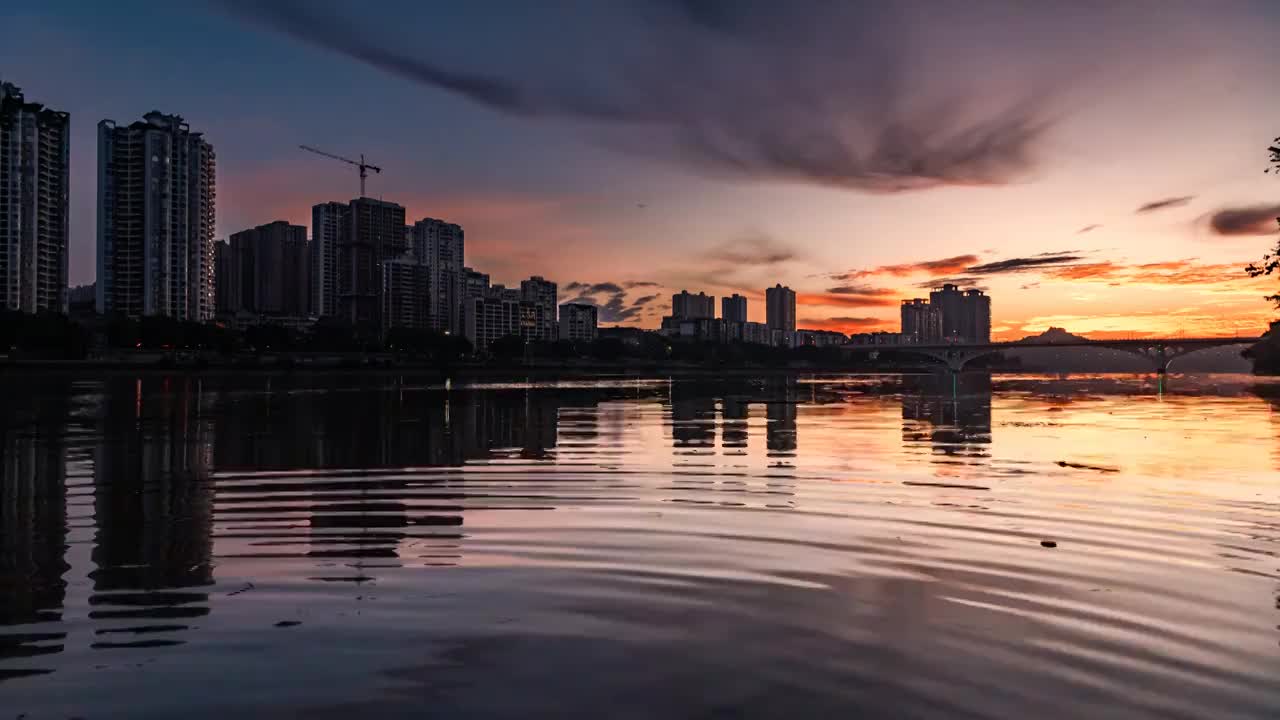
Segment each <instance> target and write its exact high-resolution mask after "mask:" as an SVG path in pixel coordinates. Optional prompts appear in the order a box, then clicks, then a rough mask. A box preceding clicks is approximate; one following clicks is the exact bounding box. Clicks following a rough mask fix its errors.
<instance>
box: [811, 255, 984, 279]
mask: <svg viewBox="0 0 1280 720" xmlns="http://www.w3.org/2000/svg"><path fill="white" fill-rule="evenodd" d="M976 262H978V256H977V255H955V256H952V257H948V258H942V259H940V260H924V261H921V262H914V263H901V264H898V265H881V266H880V267H877V268H872V269H871V270H851V271H849V272H847V273H840V274H837V275H832V276H830V277H831V279H832V280H857V279H858V278H864V277H870V276H872V275H892V276H894V277H906V276H908V275H920V274H923V275H931V276H934V277H937V276H939V275H948V274H950V273H954V272H959V271H960V270H964V269H965V268H967V267H969V266H970V265H972V264H974V263H976Z"/></svg>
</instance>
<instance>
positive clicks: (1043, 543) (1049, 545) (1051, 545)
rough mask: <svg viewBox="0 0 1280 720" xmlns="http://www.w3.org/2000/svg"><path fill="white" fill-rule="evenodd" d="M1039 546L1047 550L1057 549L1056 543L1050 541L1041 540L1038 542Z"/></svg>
mask: <svg viewBox="0 0 1280 720" xmlns="http://www.w3.org/2000/svg"><path fill="white" fill-rule="evenodd" d="M1040 546H1041V547H1047V548H1056V547H1058V543H1056V542H1054V541H1052V540H1041V541H1040Z"/></svg>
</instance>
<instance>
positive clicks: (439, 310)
mask: <svg viewBox="0 0 1280 720" xmlns="http://www.w3.org/2000/svg"><path fill="white" fill-rule="evenodd" d="M410 234H411V237H412V241H413V245H412V249H413V254H414V256H415V257H416V258H417V259H418V262H420V263H422V264H424V265H426V266H427V268H428V271H429V272H430V275H431V277H430V285H431V327H432V328H434V329H436V330H439V331H441V332H448V333H451V334H453V335H461V334H462V333H463V326H462V323H463V319H462V307H463V303H462V300H463V297H464V292H463V285H464V283H465V282H466V281H467V274H466V267H465V265H466V259H465V251H466V245H465V238H464V235H463V232H462V227H461V226H460V225H455V224H454V223H450V222H445V221H444V220H437V219H435V218H423V219H422V220H419V221H418V222H416V223H414V224H413V227H412V228H411V230H410ZM554 302H555V301H554V300H552V303H553V304H554Z"/></svg>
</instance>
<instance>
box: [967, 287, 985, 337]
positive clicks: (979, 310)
mask: <svg viewBox="0 0 1280 720" xmlns="http://www.w3.org/2000/svg"><path fill="white" fill-rule="evenodd" d="M964 302H965V314H966V315H967V316H968V317H967V319H966V320H965V330H967V331H968V332H969V337H970V338H972V341H973V342H975V343H989V342H991V298H990V297H988V296H987V295H986V294H985V293H983V292H982V291H981V290H977V289H970V290H965V291H964Z"/></svg>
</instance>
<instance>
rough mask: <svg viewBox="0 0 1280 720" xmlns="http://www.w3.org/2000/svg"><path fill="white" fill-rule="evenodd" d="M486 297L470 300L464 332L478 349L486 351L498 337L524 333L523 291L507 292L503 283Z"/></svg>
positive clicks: (480, 351)
mask: <svg viewBox="0 0 1280 720" xmlns="http://www.w3.org/2000/svg"><path fill="white" fill-rule="evenodd" d="M494 288H496V290H494V289H491V291H490V293H489V294H488V295H486V296H485V297H482V298H471V299H468V300H467V303H466V307H465V308H464V310H463V320H464V328H463V334H465V335H466V337H467V339H468V340H470V341H471V345H472V347H474V348H475V351H476V352H479V353H483V352H486V351H487V350H488V349H489V345H490V344H492V343H493V341H495V340H497V339H498V338H502V337H506V336H508V335H519V334H520V305H521V302H520V298H519V293H517V292H511V291H505V288H502V286H500V285H495V286H494Z"/></svg>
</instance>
